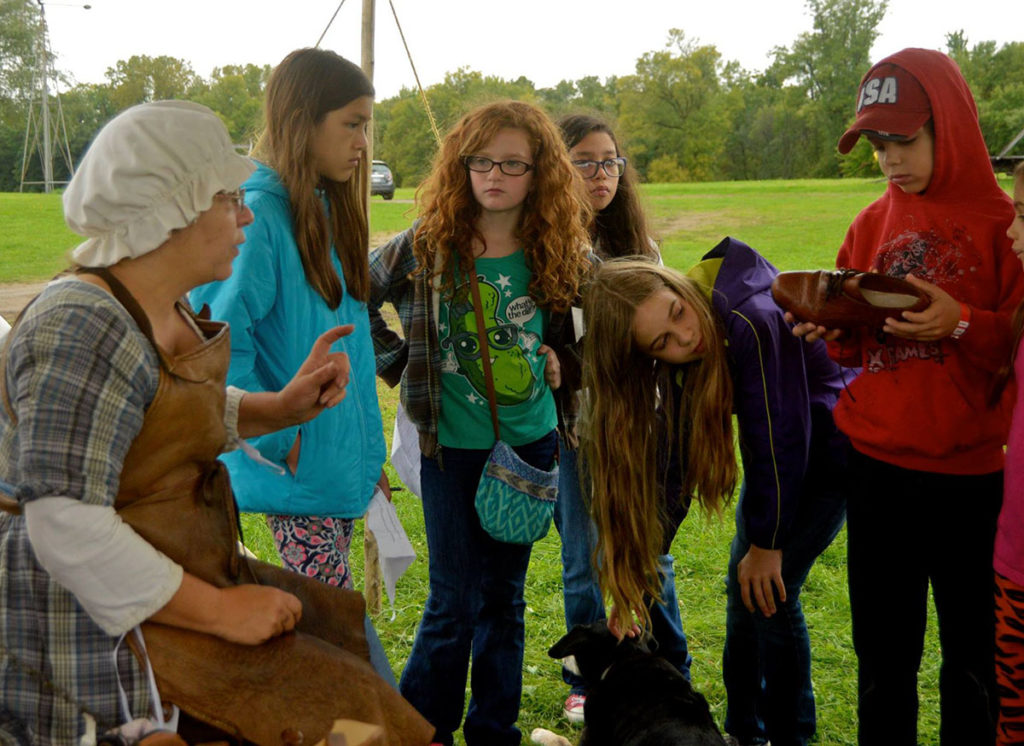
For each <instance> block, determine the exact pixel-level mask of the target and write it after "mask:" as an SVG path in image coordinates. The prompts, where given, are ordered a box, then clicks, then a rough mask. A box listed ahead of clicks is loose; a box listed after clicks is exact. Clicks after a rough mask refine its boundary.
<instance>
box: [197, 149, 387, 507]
mask: <svg viewBox="0 0 1024 746" xmlns="http://www.w3.org/2000/svg"><path fill="white" fill-rule="evenodd" d="M244 187H245V202H246V204H247V205H248V206H249V207H250V208H251V209H252V211H253V215H254V218H255V219H254V221H253V223H252V224H251V225H249V226H247V227H246V228H245V243H243V244H242V245H241V246H240V247H239V252H240V253H239V255H238V257H237V258H236V259H235V262H234V265H233V270H232V273H231V277H229V278H228V279H226V280H224V281H223V282H215V283H211V284H209V285H203V286H201V287H199V288H196V289H195V290H193V291H192V294H191V296H190V300H191V302H192V305H193V306H194V307H195V308H197V309H198V308H201V307H202V305H203V304H208V305H209V306H210V311H211V313H212V317H213V318H214V319H217V320H220V321H226V322H228V324H229V325H230V328H231V368H230V370H229V371H228V383H229V384H230V385H232V386H237V387H239V388H242V389H245V390H247V391H278V390H280V389H282V388H283V387H284V386H285V384H287V383H288V381H289V380H291V378H292V376H293V375H294V374H295V371H297V370H298V368H299V366H300V365H302V363H303V361H304V360H305V359H306V356H307V355H308V354H309V350H310V347H311V346H312V345H313V342H314V341H315V340H316V338H317V337H318V336H319V335H320V334H322V333H323V332H325V331H327V330H328V329H330V328H331V327H334V326H338V325H339V324H354V325H355V331H353V332H352V334H350V335H349V336H347V337H343V338H342V339H341V340H339V341H338V342H336V343H335V345H334V346H333V348H332V351H336V352H337V351H341V352H345V353H347V354H348V357H349V361H350V363H351V372H350V376H349V384H348V388H347V393H346V395H345V398H344V400H342V402H341V403H340V404H338V405H337V406H336V407H334V408H333V409H328V410H325V411H324V412H322V413H321V414H320V415H319V416H318V417H316V418H315V419H313V420H311V421H309V422H306V423H304V424H302V425H299V426H297V427H290V428H286V429H284V430H279V431H277V432H274V433H269V434H267V435H263V436H260V437H258V438H252V439H250V440H249V443H250V444H252V445H253V446H254V447H255V448H256V449H257V450H258V451H259V452H260V454H261V455H262V456H263V457H264V458H265V459H267V460H268V461H270V462H272V463H273V464H277V465H278V466H279V467H281V468H280V469H274V468H272V467H271V466H269V465H268V464H264V463H260V462H259V461H257V460H255V459H253V458H250V457H249V456H247V455H246V454H245V453H243V452H242V451H241V450H238V451H232V452H231V453H227V454H225V455H224V456H222V459H223V461H224V462H225V463H226V464H227V467H228V470H229V472H230V473H231V483H232V486H233V487H234V491H235V497H236V499H237V500H238V506H239V508H240V509H241V510H242V511H245V512H254V513H273V514H279V515H304V516H325V517H326V516H333V517H340V518H357V517H360V516H362V515H363V514H364V513H365V512H366V507H367V505H368V504H369V501H370V498H371V496H372V495H373V488H374V485H375V484H376V483H377V480H378V479H379V478H380V473H381V467H382V466H383V464H384V459H385V456H386V446H385V441H384V431H383V427H382V424H381V416H380V405H379V403H378V401H377V386H376V372H375V367H374V355H373V343H372V341H371V339H370V322H369V317H368V316H367V311H366V304H365V303H362V302H360V301H357V300H356V299H354V298H353V297H351V296H350V295H349V294H348V289H347V287H346V286H345V277H344V274H343V272H342V268H341V262H340V261H339V260H338V257H337V256H336V255H334V254H333V252H332V255H331V260H332V262H333V264H334V269H335V270H336V271H337V273H338V277H339V278H340V279H341V283H342V287H343V288H344V289H345V292H344V295H343V298H342V301H341V304H340V305H339V306H338V308H336V309H333V310H332V309H331V308H330V307H329V306H328V305H327V303H326V302H325V301H324V299H323V298H322V297H321V296H320V295H319V294H318V293H317V292H316V291H315V290H314V289H313V288H312V287H311V286H310V285H309V283H308V282H306V274H305V272H304V270H303V268H302V260H301V259H300V257H299V249H298V246H297V245H296V243H295V238H294V236H293V234H292V216H291V206H290V202H289V199H288V192H287V190H286V189H285V187H284V185H283V184H282V183H281V180H280V179H279V178H278V175H277V173H276V172H274V171H273V170H272V169H271V168H269V167H267V166H265V165H263V164H259V168H258V169H257V170H256V172H255V173H253V174H252V176H250V177H249V180H248V181H246V182H245V184H244ZM300 432H301V433H302V440H301V446H300V452H299V460H298V468H297V470H296V473H295V474H294V475H292V473H291V471H290V470H289V469H288V467H287V466H285V457H286V456H287V455H288V451H289V450H290V449H291V447H292V444H293V443H294V442H295V438H296V435H297V434H298V433H300ZM282 470H283V473H282Z"/></svg>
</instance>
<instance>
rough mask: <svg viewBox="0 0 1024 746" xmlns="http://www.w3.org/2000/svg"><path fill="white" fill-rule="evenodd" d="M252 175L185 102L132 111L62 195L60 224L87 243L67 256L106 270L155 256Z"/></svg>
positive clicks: (208, 118)
mask: <svg viewBox="0 0 1024 746" xmlns="http://www.w3.org/2000/svg"><path fill="white" fill-rule="evenodd" d="M255 169H256V167H255V165H254V164H253V162H252V161H251V160H249V159H248V158H245V157H244V156H241V155H238V154H237V153H236V152H235V148H234V146H233V145H232V144H231V138H230V137H229V136H228V132H227V129H226V128H225V127H224V124H223V123H222V122H221V120H220V119H219V118H218V117H217V115H216V114H214V113H213V111H211V110H210V109H208V108H206V107H205V106H202V105H200V104H196V103H193V102H191V101H153V102H151V103H146V104H140V105H138V106H133V107H132V108H130V109H126V110H125V111H123V112H121V113H120V114H118V115H117V116H116V117H114V119H112V120H111V121H110V122H108V123H107V124H106V125H105V126H104V127H103V129H102V130H100V132H99V134H98V135H97V136H96V139H95V140H93V142H92V145H90V147H89V150H88V152H86V154H85V157H84V158H83V159H82V162H81V164H79V166H78V170H76V171H75V174H74V176H73V177H72V178H71V182H70V183H69V184H68V187H67V190H66V191H65V192H64V220H65V222H66V223H67V224H68V227H69V228H71V230H73V231H74V232H75V233H78V234H80V235H83V236H86V237H87V239H88V240H86V241H84V242H83V243H81V244H79V245H78V246H77V247H76V248H75V249H74V250H73V251H72V253H71V256H72V258H73V259H74V261H76V262H77V263H79V264H81V265H83V266H86V267H109V266H110V265H112V264H116V263H117V262H119V261H120V260H122V259H125V258H127V257H138V256H142V255H143V254H147V253H149V252H150V251H153V249H155V248H157V247H158V246H160V245H161V244H163V243H164V241H166V240H167V238H168V237H169V236H170V234H171V231H173V230H176V229H179V228H184V227H186V226H188V225H189V224H190V223H192V221H194V220H195V219H196V218H197V217H198V216H199V214H200V213H201V212H203V211H205V210H208V209H209V208H210V206H211V205H212V204H213V196H214V195H215V194H217V193H218V192H221V191H233V190H235V189H237V188H238V187H239V186H240V185H241V184H242V182H244V181H245V180H246V179H247V178H248V177H249V174H251V173H252V172H253V171H254V170H255Z"/></svg>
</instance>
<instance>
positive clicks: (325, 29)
mask: <svg viewBox="0 0 1024 746" xmlns="http://www.w3.org/2000/svg"><path fill="white" fill-rule="evenodd" d="M344 4H345V0H341V2H340V3H338V7H337V8H335V9H334V15H333V16H331V20H329V21H328V22H327V25H326V26H325V27H324V30H323V33H321V34H320V38H319V39H317V40H316V44H314V45H313V46H314V47H317V48H319V47H320V42H322V41H323V40H324V37H325V36H326V35H327V31H328V29H330V28H331V24H333V23H334V19H335V18H337V17H338V11H340V10H341V6H342V5H344Z"/></svg>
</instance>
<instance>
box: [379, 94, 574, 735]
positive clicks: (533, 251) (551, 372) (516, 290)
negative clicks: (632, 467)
mask: <svg viewBox="0 0 1024 746" xmlns="http://www.w3.org/2000/svg"><path fill="white" fill-rule="evenodd" d="M579 179H580V176H579V174H578V172H577V169H575V168H574V167H573V165H572V163H570V161H569V157H568V155H567V153H566V150H565V147H564V145H563V144H562V138H561V135H560V134H559V132H558V129H557V128H556V127H555V126H554V124H553V123H552V122H551V120H550V119H549V118H548V117H547V115H546V114H544V112H543V111H541V110H540V109H538V108H537V107H536V106H533V105H532V104H528V103H523V102H519V101H504V102H497V103H492V104H488V105H485V106H482V107H480V108H477V109H475V110H473V111H471V112H470V113H469V114H467V115H466V116H464V117H463V118H462V119H461V120H460V121H459V122H458V123H457V124H456V125H455V127H454V128H452V130H451V131H450V132H449V133H448V135H447V136H446V137H445V139H444V142H443V143H442V145H441V149H440V151H439V153H438V155H437V157H436V159H435V163H434V167H433V170H432V172H431V174H430V176H429V177H428V178H427V180H426V181H425V182H424V184H423V185H422V186H421V187H420V190H419V193H418V201H419V203H420V219H419V220H418V221H417V223H416V224H415V225H414V226H413V227H412V228H410V229H409V230H407V231H406V232H404V233H402V234H400V235H399V236H397V237H395V238H394V239H392V240H391V241H390V242H389V243H387V244H386V245H384V246H382V247H380V248H379V249H377V250H376V251H374V252H373V253H372V255H371V257H370V284H371V297H370V302H369V306H370V311H371V326H372V329H373V337H374V342H375V345H376V352H377V371H378V373H379V374H380V375H381V377H383V378H384V379H385V381H387V382H388V383H389V384H390V385H392V386H393V385H395V384H396V383H398V382H399V381H401V384H402V390H401V400H402V404H403V406H404V407H405V410H406V412H407V413H408V415H409V417H410V419H411V420H412V422H413V423H414V424H415V425H416V427H417V429H418V431H419V435H420V448H421V451H422V458H421V485H422V498H423V515H424V523H425V526H426V533H427V546H428V549H429V555H430V560H429V562H430V565H429V572H430V594H429V597H428V598H427V603H426V608H425V610H424V613H423V619H422V621H421V622H420V627H419V630H418V632H417V634H416V640H415V642H414V644H413V649H412V653H411V654H410V656H409V660H408V662H407V663H406V666H405V671H404V672H403V674H402V680H401V690H402V694H403V695H404V696H405V697H406V698H407V699H408V700H409V701H410V702H412V704H413V705H414V706H415V707H416V708H417V709H418V710H419V711H420V712H421V713H423V715H424V716H425V717H426V718H427V719H428V720H429V721H430V722H431V723H432V724H433V725H434V726H435V727H436V728H437V734H436V736H435V740H436V741H439V742H441V743H444V744H451V743H452V737H453V733H454V731H455V730H456V729H457V728H458V727H459V724H460V722H461V721H462V713H463V705H464V701H465V691H466V676H467V672H468V669H469V665H470V659H471V658H472V680H471V687H472V697H471V699H470V703H469V710H468V712H467V714H466V721H465V724H464V726H463V735H464V736H465V740H466V743H467V744H469V745H470V746H473V744H487V745H488V746H495V745H497V746H502V745H503V744H518V743H519V742H520V732H519V729H518V728H517V727H516V720H517V718H518V714H519V700H520V695H521V692H522V664H523V640H524V624H523V613H524V610H525V602H524V601H523V585H524V582H525V579H526V568H527V565H528V563H529V560H530V546H528V545H519V544H506V543H502V542H499V541H497V540H495V539H493V538H492V537H491V536H489V535H488V534H487V533H486V532H485V531H484V530H483V528H481V526H480V521H479V519H478V518H477V514H476V511H475V509H474V496H475V493H476V488H477V484H478V482H479V481H480V475H481V473H482V471H483V468H484V464H485V462H486V460H487V456H488V453H489V452H490V450H491V447H492V446H493V445H494V430H493V427H492V423H491V415H490V408H489V405H488V395H487V390H486V387H485V381H484V375H483V372H482V366H481V363H480V353H479V349H478V347H477V341H476V332H475V330H476V328H477V326H476V319H475V317H474V313H475V310H474V300H473V298H472V296H471V294H470V291H469V279H470V273H474V274H475V275H476V276H477V279H478V282H479V290H480V292H479V295H478V297H479V299H480V306H481V309H480V311H481V312H482V313H483V315H484V323H485V325H486V328H487V336H488V338H489V345H488V347H489V354H490V357H491V361H492V362H491V368H492V376H493V380H494V388H495V397H496V399H497V403H498V420H499V423H500V428H501V437H502V440H504V441H506V442H508V443H509V445H511V446H512V447H513V448H514V449H515V450H516V452H517V453H518V454H519V455H520V457H521V458H523V459H524V460H525V461H526V462H527V463H529V464H531V465H532V466H535V467H537V468H541V469H545V470H546V469H550V468H551V467H552V465H553V463H554V460H555V453H556V449H557V437H556V425H557V423H558V422H559V420H561V419H562V418H561V417H559V415H560V414H564V412H563V409H564V407H565V406H567V405H568V404H570V400H571V399H572V397H571V396H566V394H567V393H571V391H572V389H573V388H574V385H573V384H574V383H576V381H575V380H574V379H576V378H577V374H578V366H575V365H572V364H571V363H572V359H573V358H572V356H571V355H569V354H567V349H566V347H565V340H566V339H569V338H571V337H572V334H571V331H572V324H571V321H569V319H570V314H569V311H570V308H571V306H572V305H573V304H574V303H575V302H576V300H577V296H578V293H579V288H580V284H581V281H582V279H583V277H584V275H585V274H586V272H587V270H588V269H589V267H590V259H589V249H588V244H589V241H588V233H587V228H586V225H587V222H588V219H589V215H588V208H587V206H586V205H585V204H584V201H583V200H582V199H581V197H580V195H581V194H582V190H581V189H580V188H579V184H578V181H579ZM385 301H387V302H390V303H392V304H393V305H394V307H395V309H396V310H397V312H398V315H399V318H400V319H401V323H402V327H403V331H404V335H403V336H401V337H400V336H399V335H398V334H397V333H396V332H394V331H392V330H390V329H388V328H387V325H386V324H385V323H384V321H383V320H382V319H381V318H380V315H379V312H378V311H379V308H380V306H381V305H382V304H383V303H384V302H385ZM563 379H564V380H563ZM556 389H557V392H556V391H555V390H556ZM556 393H557V394H558V398H557V399H556ZM563 397H564V398H563Z"/></svg>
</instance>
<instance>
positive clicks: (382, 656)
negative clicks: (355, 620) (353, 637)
mask: <svg viewBox="0 0 1024 746" xmlns="http://www.w3.org/2000/svg"><path fill="white" fill-rule="evenodd" d="M363 629H364V631H365V632H366V644H367V645H369V647H370V665H371V666H373V670H374V671H376V672H377V674H378V675H379V676H380V677H381V678H382V679H384V681H386V682H388V683H389V684H390V685H391V686H393V687H394V688H395V689H397V688H398V682H397V681H395V672H394V671H392V670H391V663H390V662H389V661H388V654H387V653H386V652H385V651H384V646H383V645H382V644H381V642H380V637H379V636H378V635H377V628H376V627H374V626H373V620H371V619H370V616H369V615H368V614H367V615H366V617H364V619H363Z"/></svg>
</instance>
